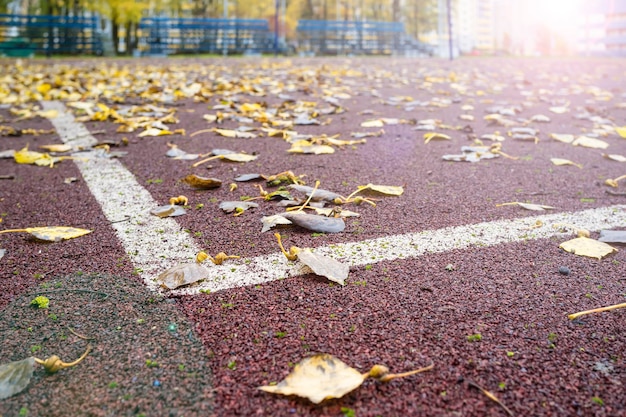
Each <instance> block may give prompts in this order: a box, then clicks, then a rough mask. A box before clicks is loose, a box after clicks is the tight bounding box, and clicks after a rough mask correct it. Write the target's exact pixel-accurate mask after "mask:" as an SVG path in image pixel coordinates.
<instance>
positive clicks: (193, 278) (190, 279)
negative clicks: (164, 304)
mask: <svg viewBox="0 0 626 417" xmlns="http://www.w3.org/2000/svg"><path fill="white" fill-rule="evenodd" d="M208 276H209V270H208V269H206V268H205V267H203V266H202V265H200V264H198V263H196V262H193V263H186V264H179V265H176V266H174V267H172V268H170V269H168V270H166V271H164V272H162V273H161V274H160V275H159V276H158V277H157V278H156V281H157V283H158V284H159V285H161V286H162V287H164V288H167V289H169V290H173V289H175V288H178V287H182V286H183V285H189V284H193V283H194V282H198V281H200V280H203V279H206V278H208Z"/></svg>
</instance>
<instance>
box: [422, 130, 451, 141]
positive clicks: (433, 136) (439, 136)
mask: <svg viewBox="0 0 626 417" xmlns="http://www.w3.org/2000/svg"><path fill="white" fill-rule="evenodd" d="M451 139H452V138H451V137H450V136H448V135H446V134H443V133H439V132H427V133H424V143H428V142H430V141H431V140H451Z"/></svg>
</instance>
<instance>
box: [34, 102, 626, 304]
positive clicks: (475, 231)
mask: <svg viewBox="0 0 626 417" xmlns="http://www.w3.org/2000/svg"><path fill="white" fill-rule="evenodd" d="M42 105H43V107H44V109H45V110H52V109H54V110H57V111H58V113H59V114H58V116H57V117H56V118H53V119H50V120H51V122H52V124H53V125H54V127H55V128H56V129H57V132H58V133H59V135H60V136H61V140H62V141H63V142H64V143H67V144H71V145H73V146H90V145H93V144H95V143H97V140H96V139H95V138H94V137H93V136H92V135H91V134H90V133H89V131H88V130H87V129H86V128H85V127H84V125H83V124H82V123H78V122H76V121H75V119H74V116H73V115H72V114H71V113H69V112H68V111H67V109H66V108H65V106H64V105H63V104H62V103H60V102H53V101H44V102H42ZM80 155H82V156H88V157H90V158H89V160H88V161H86V162H85V161H81V160H75V161H74V162H75V163H76V164H77V166H78V168H79V170H80V171H81V174H82V175H83V178H84V180H85V182H86V183H87V185H88V187H89V189H90V190H91V192H92V194H93V195H94V197H95V199H96V200H97V201H98V203H99V204H100V206H101V207H102V211H103V212H104V215H105V216H106V218H107V219H108V220H109V221H112V222H113V221H118V220H121V219H124V218H125V217H127V216H130V219H129V221H127V222H119V223H113V224H112V225H111V226H112V227H113V228H114V230H115V233H116V234H117V236H118V238H119V239H120V241H121V243H122V245H123V246H124V249H125V250H126V253H128V255H129V256H130V259H131V260H132V262H133V265H134V267H135V268H136V269H137V271H140V272H139V273H140V275H141V277H142V278H143V280H144V282H145V283H146V285H147V286H148V288H150V289H152V290H159V289H158V287H157V285H156V283H155V278H156V277H157V276H158V274H159V273H161V272H163V271H164V270H166V269H167V268H170V267H172V266H174V265H176V264H178V263H180V262H191V261H193V259H194V258H195V255H196V254H197V253H198V252H199V251H200V248H199V247H198V246H197V245H196V244H195V242H194V240H193V238H191V237H190V236H189V235H188V234H187V233H185V232H184V231H183V230H182V229H181V227H180V225H179V224H178V223H177V222H176V221H175V220H174V219H172V218H164V219H161V218H157V217H155V216H152V215H150V214H149V211H150V210H151V209H152V208H154V207H156V206H158V205H159V204H157V203H156V202H155V201H154V199H153V198H152V196H151V195H150V193H149V192H148V191H147V190H146V189H145V188H144V187H142V186H141V185H140V184H139V183H138V182H137V180H136V179H135V177H134V176H133V174H131V173H130V172H129V171H128V170H127V169H126V168H125V167H124V166H123V165H122V164H121V163H120V162H119V161H118V160H116V159H108V158H97V157H96V153H91V154H89V153H88V154H87V155H86V154H85V153H81V154H80ZM538 221H541V222H542V223H543V225H542V226H541V227H538V228H532V226H534V225H535V224H536V223H537V222H538ZM562 223H566V224H569V225H573V226H575V227H578V228H581V229H587V230H591V231H597V230H601V229H610V228H613V227H623V226H624V225H626V205H615V206H609V207H601V208H596V209H588V210H583V211H578V212H573V213H567V212H565V213H555V214H545V215H540V216H533V217H522V218H518V219H512V220H499V221H493V222H484V223H476V224H469V225H464V226H456V227H446V228H442V229H438V230H426V231H422V232H418V233H408V234H403V235H394V236H385V237H381V238H377V239H370V240H364V241H360V242H348V243H342V244H337V245H329V246H323V247H317V248H315V252H317V253H321V254H324V255H328V256H330V257H333V258H335V259H337V260H340V261H342V262H345V263H348V264H349V265H350V266H361V265H367V264H375V263H377V262H381V261H391V260H396V259H408V258H415V257H419V256H422V255H427V254H429V253H442V252H448V251H451V250H454V249H466V248H470V247H479V246H494V245H498V244H502V243H509V242H520V241H528V240H535V239H547V238H550V237H552V236H559V235H562V236H564V237H565V236H568V235H570V234H571V233H567V234H564V233H562V232H561V231H560V228H558V227H555V226H556V225H557V224H562ZM260 226H261V224H260V223H259V227H260ZM208 270H209V272H210V276H209V277H208V278H207V279H205V280H204V281H201V282H200V283H199V284H196V285H193V286H190V287H186V288H180V289H176V290H173V291H170V292H168V294H172V295H186V294H197V293H199V292H200V290H203V291H206V290H210V291H211V292H215V291H219V290H225V289H228V288H235V287H242V286H248V285H256V284H262V283H265V282H269V281H275V280H278V279H282V278H287V277H294V276H298V275H302V274H306V273H309V272H310V270H309V269H308V267H306V266H304V265H303V264H301V263H298V262H295V263H293V262H289V261H287V260H286V258H285V257H284V256H283V254H282V253H280V252H277V253H272V254H269V255H264V256H257V257H254V258H244V259H240V260H236V261H229V263H228V264H225V265H210V266H208Z"/></svg>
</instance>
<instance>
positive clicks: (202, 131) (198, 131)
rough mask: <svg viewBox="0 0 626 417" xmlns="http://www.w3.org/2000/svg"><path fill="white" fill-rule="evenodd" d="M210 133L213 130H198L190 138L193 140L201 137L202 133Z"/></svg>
mask: <svg viewBox="0 0 626 417" xmlns="http://www.w3.org/2000/svg"><path fill="white" fill-rule="evenodd" d="M209 132H213V129H201V130H197V131H195V132H193V133H192V134H190V135H189V137H190V138H193V137H194V136H196V135H199V134H200V133H209Z"/></svg>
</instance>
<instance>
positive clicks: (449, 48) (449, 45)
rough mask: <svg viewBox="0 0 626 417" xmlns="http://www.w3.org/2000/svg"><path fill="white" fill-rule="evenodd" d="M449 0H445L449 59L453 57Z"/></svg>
mask: <svg viewBox="0 0 626 417" xmlns="http://www.w3.org/2000/svg"><path fill="white" fill-rule="evenodd" d="M451 3H452V2H451V0H447V9H448V52H449V53H450V61H452V60H453V59H454V52H453V51H452V4H451Z"/></svg>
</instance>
